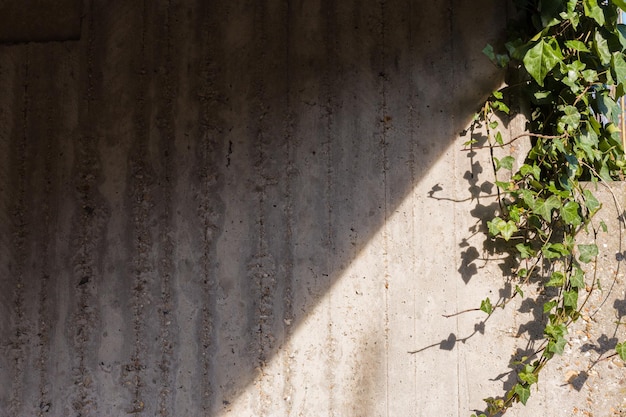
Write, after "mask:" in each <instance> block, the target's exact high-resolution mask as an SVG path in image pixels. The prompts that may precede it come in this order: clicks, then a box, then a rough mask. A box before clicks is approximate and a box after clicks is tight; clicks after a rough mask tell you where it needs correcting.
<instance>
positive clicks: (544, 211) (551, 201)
mask: <svg viewBox="0 0 626 417" xmlns="http://www.w3.org/2000/svg"><path fill="white" fill-rule="evenodd" d="M560 205H561V202H560V201H559V198H558V197H556V196H554V195H551V196H550V197H548V199H547V200H544V199H542V198H538V199H537V200H535V205H534V207H532V209H533V211H534V212H535V213H537V214H538V215H540V216H541V217H543V219H544V220H545V221H547V222H549V221H550V220H551V219H552V209H555V208H557V207H559V206H560Z"/></svg>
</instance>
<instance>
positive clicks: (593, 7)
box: [583, 0, 604, 26]
mask: <svg viewBox="0 0 626 417" xmlns="http://www.w3.org/2000/svg"><path fill="white" fill-rule="evenodd" d="M583 5H584V6H585V16H587V17H591V18H592V19H593V20H595V21H596V22H598V25H600V26H604V13H603V12H602V9H601V8H600V6H598V2H597V0H583Z"/></svg>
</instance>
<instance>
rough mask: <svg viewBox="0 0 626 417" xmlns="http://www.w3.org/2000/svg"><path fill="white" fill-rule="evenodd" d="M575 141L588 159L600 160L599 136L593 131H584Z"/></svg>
mask: <svg viewBox="0 0 626 417" xmlns="http://www.w3.org/2000/svg"><path fill="white" fill-rule="evenodd" d="M575 140H576V142H577V144H578V146H579V147H580V149H582V150H583V151H584V152H585V154H586V155H587V158H589V159H590V160H591V161H595V160H597V159H600V157H601V155H602V154H601V153H600V152H599V150H598V135H597V134H596V132H594V131H593V130H592V129H584V130H583V132H582V133H581V134H580V135H578V136H576V137H575Z"/></svg>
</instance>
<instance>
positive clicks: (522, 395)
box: [513, 384, 530, 405]
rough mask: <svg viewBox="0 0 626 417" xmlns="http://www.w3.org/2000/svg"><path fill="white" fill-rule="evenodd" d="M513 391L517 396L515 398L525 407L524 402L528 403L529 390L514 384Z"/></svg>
mask: <svg viewBox="0 0 626 417" xmlns="http://www.w3.org/2000/svg"><path fill="white" fill-rule="evenodd" d="M513 391H514V392H515V394H517V398H519V400H520V402H521V403H522V404H524V405H526V401H528V398H529V397H530V388H528V387H524V386H522V385H520V384H516V385H515V388H513Z"/></svg>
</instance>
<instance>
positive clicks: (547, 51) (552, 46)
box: [523, 38, 608, 87]
mask: <svg viewBox="0 0 626 417" xmlns="http://www.w3.org/2000/svg"><path fill="white" fill-rule="evenodd" d="M607 48H608V47H607ZM562 59H563V55H562V54H561V48H560V47H559V44H558V42H557V41H556V39H554V38H552V39H550V41H549V42H546V41H545V40H543V39H541V40H540V41H539V42H537V44H536V45H535V46H533V47H532V48H530V49H529V50H528V52H526V55H524V59H523V62H524V67H525V68H526V71H528V73H529V74H530V75H531V76H532V77H533V78H534V79H535V81H537V84H539V85H540V86H542V87H543V80H544V79H545V78H546V75H548V72H550V71H551V70H552V68H554V66H555V65H556V64H558V63H559V62H561V60H562Z"/></svg>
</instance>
